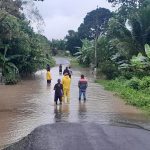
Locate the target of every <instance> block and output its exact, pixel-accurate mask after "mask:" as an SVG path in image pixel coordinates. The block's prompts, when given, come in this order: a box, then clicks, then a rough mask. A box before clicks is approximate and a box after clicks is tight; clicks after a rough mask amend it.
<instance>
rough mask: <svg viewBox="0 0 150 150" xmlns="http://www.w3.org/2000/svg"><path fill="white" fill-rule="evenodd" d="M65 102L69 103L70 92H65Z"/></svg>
mask: <svg viewBox="0 0 150 150" xmlns="http://www.w3.org/2000/svg"><path fill="white" fill-rule="evenodd" d="M66 97H67V102H68V103H70V90H68V89H67V90H66Z"/></svg>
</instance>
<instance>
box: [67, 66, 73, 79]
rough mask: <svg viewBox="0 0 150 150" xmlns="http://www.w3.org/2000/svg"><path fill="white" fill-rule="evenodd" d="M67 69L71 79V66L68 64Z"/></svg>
mask: <svg viewBox="0 0 150 150" xmlns="http://www.w3.org/2000/svg"><path fill="white" fill-rule="evenodd" d="M68 70H69V78H70V79H71V75H72V70H71V67H70V66H69V68H68Z"/></svg>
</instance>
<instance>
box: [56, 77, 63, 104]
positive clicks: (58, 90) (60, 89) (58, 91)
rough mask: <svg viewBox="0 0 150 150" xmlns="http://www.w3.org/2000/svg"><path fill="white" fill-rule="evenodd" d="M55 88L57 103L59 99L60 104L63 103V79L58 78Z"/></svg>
mask: <svg viewBox="0 0 150 150" xmlns="http://www.w3.org/2000/svg"><path fill="white" fill-rule="evenodd" d="M54 90H55V98H54V101H55V103H56V105H57V101H58V99H59V102H60V104H62V96H63V85H62V84H61V80H60V79H58V81H57V84H55V86H54Z"/></svg>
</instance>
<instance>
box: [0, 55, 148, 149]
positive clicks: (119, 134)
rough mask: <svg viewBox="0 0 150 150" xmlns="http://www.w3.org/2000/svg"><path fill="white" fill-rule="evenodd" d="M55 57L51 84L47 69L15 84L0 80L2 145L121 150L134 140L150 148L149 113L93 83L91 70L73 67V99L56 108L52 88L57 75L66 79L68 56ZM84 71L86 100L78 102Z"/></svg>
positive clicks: (137, 144) (22, 147)
mask: <svg viewBox="0 0 150 150" xmlns="http://www.w3.org/2000/svg"><path fill="white" fill-rule="evenodd" d="M55 59H56V62H57V66H56V67H54V68H51V73H52V78H53V79H52V85H51V86H47V83H46V70H41V71H38V72H37V73H36V74H35V77H33V78H32V79H28V80H23V81H21V83H19V84H17V85H14V86H5V85H0V148H4V147H9V145H10V144H12V143H15V142H18V141H20V142H18V143H17V144H14V146H10V147H9V148H8V149H10V150H11V149H12V150H13V149H15V150H24V149H25V148H26V150H51V149H52V150H53V149H54V150H57V149H58V148H59V150H61V149H64V150H67V149H69V150H70V149H71V150H73V149H79V150H80V149H81V148H82V150H84V148H85V149H86V150H88V149H90V150H93V149H98V147H99V149H98V150H101V149H102V148H105V149H106V148H108V149H106V150H109V148H112V150H122V149H123V145H124V149H127V150H130V149H131V148H129V147H130V146H131V145H132V147H133V145H134V148H135V150H138V148H139V150H140V148H141V147H140V146H142V145H145V147H144V148H145V149H144V148H142V149H141V150H147V149H146V148H147V146H149V147H150V145H148V144H149V143H148V142H147V139H149V138H150V137H149V131H147V130H142V129H139V128H140V127H141V128H146V129H147V128H150V117H149V116H148V115H146V114H144V113H142V112H141V111H139V110H138V109H136V108H135V107H132V106H128V105H126V104H125V103H124V102H123V101H122V100H120V98H118V97H116V96H115V95H114V94H113V93H111V92H108V91H105V90H104V88H103V87H102V86H100V85H99V84H97V83H95V82H94V79H93V76H92V74H91V73H90V71H89V70H88V69H83V68H72V70H73V75H72V81H71V101H70V104H67V103H65V104H63V105H62V106H60V105H59V106H57V107H56V106H55V105H54V90H53V88H54V84H55V83H56V82H57V79H58V78H60V79H61V78H62V76H61V75H59V72H58V65H59V64H63V69H64V68H65V67H66V66H68V65H69V60H68V59H66V58H55ZM81 73H83V74H84V75H85V76H86V77H87V79H88V83H89V84H88V85H89V86H88V89H87V102H86V103H84V102H83V101H82V102H81V103H79V102H78V80H79V78H80V75H81ZM47 124H49V125H47ZM39 126H40V127H39ZM125 127H126V128H125ZM128 127H132V128H128ZM36 128H37V129H36ZM136 128H138V129H136ZM32 131H33V132H32ZM23 137H25V138H24V139H23V140H22V138H23ZM117 141H118V142H117ZM106 143H107V144H106ZM142 143H143V144H142ZM81 144H82V146H81V147H80V145H81ZM36 145H37V147H36ZM69 145H70V147H69ZM75 145H76V146H75ZM42 146H43V148H42ZM51 146H52V147H51ZM106 146H108V147H106ZM113 146H114V147H113ZM120 146H121V148H122V149H119V147H120ZM136 146H137V147H136ZM100 148H101V149H100ZM113 148H116V149H113ZM124 149H123V150H124ZM102 150H103V149H102ZM131 150H134V149H131Z"/></svg>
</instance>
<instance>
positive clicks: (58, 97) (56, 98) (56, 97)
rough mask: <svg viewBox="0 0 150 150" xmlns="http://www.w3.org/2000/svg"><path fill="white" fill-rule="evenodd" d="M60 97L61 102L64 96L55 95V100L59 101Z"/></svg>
mask: <svg viewBox="0 0 150 150" xmlns="http://www.w3.org/2000/svg"><path fill="white" fill-rule="evenodd" d="M58 99H59V101H60V102H62V96H57V95H55V98H54V101H55V102H57V101H58Z"/></svg>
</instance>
